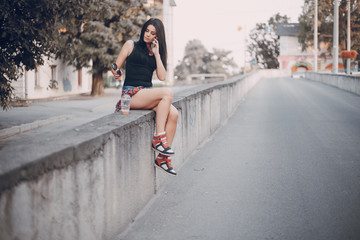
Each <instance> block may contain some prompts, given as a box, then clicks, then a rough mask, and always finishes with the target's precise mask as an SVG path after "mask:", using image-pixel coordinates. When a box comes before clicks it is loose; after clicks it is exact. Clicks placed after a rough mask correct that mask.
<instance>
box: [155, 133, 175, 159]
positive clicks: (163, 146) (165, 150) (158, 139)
mask: <svg viewBox="0 0 360 240" xmlns="http://www.w3.org/2000/svg"><path fill="white" fill-rule="evenodd" d="M151 147H152V149H153V150H154V151H156V152H158V153H161V154H163V155H166V156H171V155H174V154H175V152H174V151H173V150H172V149H171V147H170V146H169V145H168V143H167V140H166V133H165V132H163V133H159V135H154V138H153V141H152V144H151Z"/></svg>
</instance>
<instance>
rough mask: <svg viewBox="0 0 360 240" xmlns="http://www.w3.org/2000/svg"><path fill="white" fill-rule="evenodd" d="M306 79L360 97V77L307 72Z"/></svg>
mask: <svg viewBox="0 0 360 240" xmlns="http://www.w3.org/2000/svg"><path fill="white" fill-rule="evenodd" d="M305 77H306V78H307V79H310V80H313V81H318V82H322V83H325V84H328V85H331V86H334V87H337V88H340V89H343V90H346V91H349V92H352V93H355V94H357V95H360V76H352V75H350V76H349V75H344V74H330V73H314V72H306V73H305Z"/></svg>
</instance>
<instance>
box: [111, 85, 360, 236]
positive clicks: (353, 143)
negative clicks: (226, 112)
mask: <svg viewBox="0 0 360 240" xmlns="http://www.w3.org/2000/svg"><path fill="white" fill-rule="evenodd" d="M359 123H360V96H357V95H354V94H352V93H349V92H345V91H342V90H340V89H337V88H334V87H331V86H326V85H323V84H321V83H316V82H311V81H308V80H304V79H291V78H279V79H268V80H263V81H261V82H260V83H259V84H258V85H257V86H256V87H255V89H253V90H252V91H251V92H250V93H249V94H248V96H247V97H246V99H245V100H244V102H242V103H241V104H240V106H239V107H238V109H237V110H236V111H235V113H234V114H233V116H232V117H231V118H230V119H229V120H228V121H227V122H226V123H224V126H223V127H222V128H220V129H219V130H218V131H217V132H216V133H215V134H214V135H213V136H212V137H211V138H210V139H209V140H208V141H207V143H205V144H204V145H203V146H202V147H201V148H199V149H198V150H197V151H196V152H195V153H194V154H192V155H191V156H190V157H189V159H188V161H187V162H186V163H185V164H184V165H183V167H182V168H181V169H176V170H177V171H178V176H176V177H172V178H171V179H169V181H168V182H167V183H166V185H165V186H164V187H163V188H162V189H160V190H159V192H158V193H157V195H156V196H155V197H154V198H153V199H152V201H151V202H150V203H149V204H148V205H147V206H146V208H145V209H144V210H143V211H142V212H141V214H140V215H139V216H138V217H137V218H136V219H134V222H133V223H132V224H131V226H130V227H129V228H128V230H127V231H125V232H124V233H123V234H121V235H120V236H118V238H116V239H118V240H120V239H121V240H145V239H149V240H152V239H156V240H165V239H173V240H189V239H197V240H218V239H223V240H227V239H229V240H234V239H245V240H260V239H263V240H266V239H268V240H270V239H276V240H282V239H284V240H287V239H291V240H298V239H304V240H340V239H347V240H349V239H360V228H359V226H360V147H359V146H360V124H359ZM174 161H176V156H175V157H174Z"/></svg>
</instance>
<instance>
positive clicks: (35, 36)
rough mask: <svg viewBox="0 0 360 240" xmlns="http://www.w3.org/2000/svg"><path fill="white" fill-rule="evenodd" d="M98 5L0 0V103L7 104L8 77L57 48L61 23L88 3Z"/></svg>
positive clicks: (9, 92) (66, 0)
mask: <svg viewBox="0 0 360 240" xmlns="http://www.w3.org/2000/svg"><path fill="white" fill-rule="evenodd" d="M90 3H91V4H92V5H97V6H100V5H101V4H103V3H102V1H95V0H84V1H77V0H60V1H54V0H16V1H6V0H1V8H0V94H1V99H0V100H1V102H0V105H1V107H2V108H3V109H8V108H9V107H10V102H11V100H12V98H13V96H12V95H13V93H12V92H13V90H14V89H13V87H12V86H11V82H12V81H16V80H17V79H18V78H19V77H21V75H22V73H23V70H32V69H34V68H36V66H37V65H42V64H43V63H44V58H46V57H51V56H53V54H55V53H56V52H57V41H56V39H57V36H59V29H60V28H61V26H63V25H69V22H71V21H72V20H73V19H74V16H75V15H78V14H79V13H82V14H84V15H85V14H87V13H88V5H89V4H90Z"/></svg>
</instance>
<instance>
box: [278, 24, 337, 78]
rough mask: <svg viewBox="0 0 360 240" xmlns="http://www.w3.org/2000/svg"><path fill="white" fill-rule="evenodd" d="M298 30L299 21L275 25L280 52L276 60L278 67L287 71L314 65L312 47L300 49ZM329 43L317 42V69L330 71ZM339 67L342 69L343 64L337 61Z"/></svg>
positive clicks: (299, 69)
mask: <svg viewBox="0 0 360 240" xmlns="http://www.w3.org/2000/svg"><path fill="white" fill-rule="evenodd" d="M299 32H300V24H299V23H280V24H277V25H276V34H277V35H278V37H279V43H280V54H279V56H278V61H279V65H280V69H282V70H284V71H288V72H298V71H306V70H312V69H313V66H314V51H313V49H314V48H313V47H312V46H311V47H309V48H307V49H306V50H305V51H304V52H302V51H301V45H300V43H299V41H298V34H299ZM329 44H330V43H324V42H320V43H319V54H318V62H317V64H318V66H317V67H318V70H319V71H330V70H331V69H332V59H333V58H332V56H331V55H330V54H328V53H327V48H328V45H329ZM339 69H344V65H343V64H341V63H339Z"/></svg>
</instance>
